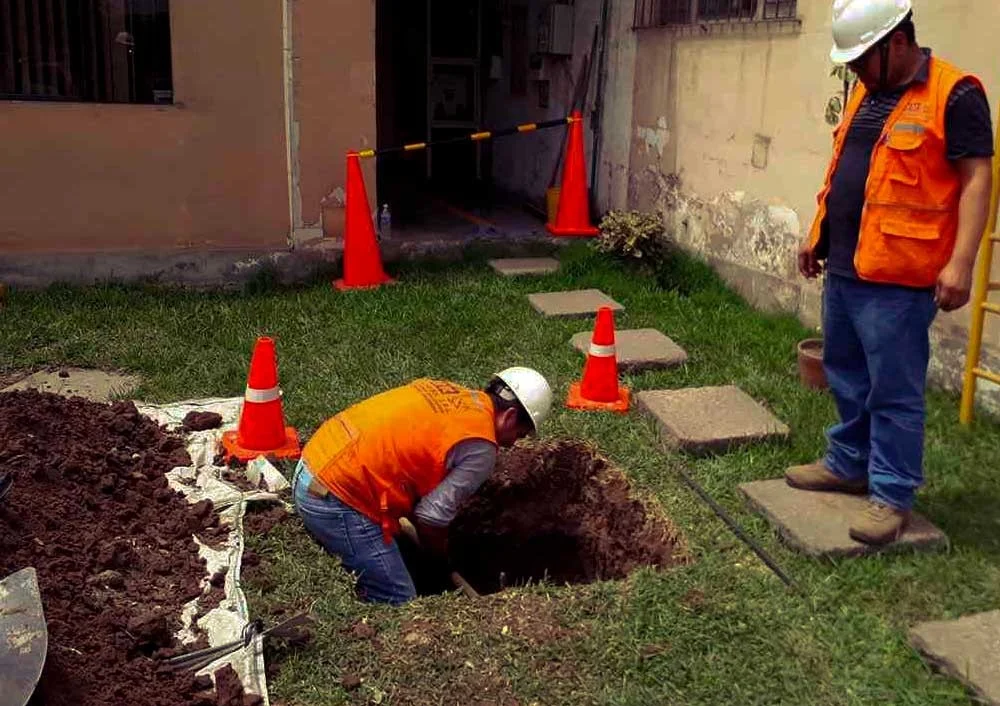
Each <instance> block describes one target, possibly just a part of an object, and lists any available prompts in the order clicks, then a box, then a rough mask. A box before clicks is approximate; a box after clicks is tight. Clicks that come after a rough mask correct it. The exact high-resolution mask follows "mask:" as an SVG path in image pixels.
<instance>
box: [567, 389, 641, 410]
mask: <svg viewBox="0 0 1000 706" xmlns="http://www.w3.org/2000/svg"><path fill="white" fill-rule="evenodd" d="M582 385H583V383H582V382H574V383H573V384H572V385H570V386H569V395H568V396H567V397H566V406H567V407H569V408H570V409H582V410H585V411H590V412H621V413H624V412H627V411H628V410H629V406H630V405H631V404H632V393H631V392H630V391H629V389H628V388H627V387H619V388H618V399H617V400H615V401H614V402H595V401H593V400H588V399H586V398H585V397H584V396H583V393H582V392H581V391H580V388H581V386H582Z"/></svg>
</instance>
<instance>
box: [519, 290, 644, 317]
mask: <svg viewBox="0 0 1000 706" xmlns="http://www.w3.org/2000/svg"><path fill="white" fill-rule="evenodd" d="M528 301H529V302H531V306H533V307H535V311H537V312H539V313H541V314H544V315H545V316H548V317H555V316H593V315H594V314H596V313H597V310H598V309H600V308H601V307H602V306H607V307H611V309H612V311H622V310H623V309H624V308H625V307H623V306H622V305H621V304H619V303H618V302H616V301H615V300H614V299H612V298H611V297H609V296H608V295H607V294H605V293H604V292H602V291H601V290H599V289H577V290H574V291H571V292H544V293H540V294H529V295H528Z"/></svg>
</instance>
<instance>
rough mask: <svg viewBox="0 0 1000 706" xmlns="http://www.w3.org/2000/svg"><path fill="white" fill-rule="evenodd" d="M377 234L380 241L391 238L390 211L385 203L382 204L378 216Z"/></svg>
mask: <svg viewBox="0 0 1000 706" xmlns="http://www.w3.org/2000/svg"><path fill="white" fill-rule="evenodd" d="M378 234H379V238H380V239H382V240H389V238H391V237H392V211H390V210H389V204H387V203H385V204H382V210H381V211H380V212H379V214H378Z"/></svg>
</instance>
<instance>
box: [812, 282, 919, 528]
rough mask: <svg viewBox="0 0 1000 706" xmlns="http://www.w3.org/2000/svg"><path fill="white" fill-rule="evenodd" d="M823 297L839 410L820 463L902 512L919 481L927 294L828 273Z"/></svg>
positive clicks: (826, 349) (827, 363)
mask: <svg viewBox="0 0 1000 706" xmlns="http://www.w3.org/2000/svg"><path fill="white" fill-rule="evenodd" d="M823 296H824V314H823V329H824V330H823V366H824V368H825V369H826V377H827V380H828V381H829V383H830V389H831V391H832V392H833V396H834V399H835V400H836V402H837V411H838V412H839V413H840V423H839V424H837V425H835V426H833V427H831V428H830V430H829V431H828V433H827V438H828V440H829V446H828V450H827V454H826V464H827V466H828V467H829V468H830V470H831V471H833V472H834V473H836V474H837V475H839V476H841V477H843V478H847V479H851V480H857V479H864V478H866V477H867V479H868V485H869V492H870V495H871V497H872V499H873V500H876V501H878V502H881V503H884V504H886V505H889V506H891V507H894V508H897V509H900V510H909V509H910V508H911V507H913V501H914V496H915V494H916V491H917V488H919V487H920V486H921V484H922V483H923V480H924V477H923V455H924V421H925V417H926V414H925V402H924V394H925V391H926V383H927V366H928V363H929V362H930V334H929V331H930V326H931V323H932V322H933V321H934V317H935V315H936V314H937V305H936V304H935V303H934V292H933V291H927V290H914V289H906V288H903V287H889V286H883V285H877V284H870V283H867V282H862V281H859V280H854V279H849V278H846V277H838V276H836V275H828V276H827V280H826V287H825V289H824V292H823Z"/></svg>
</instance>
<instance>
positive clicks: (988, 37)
mask: <svg viewBox="0 0 1000 706" xmlns="http://www.w3.org/2000/svg"><path fill="white" fill-rule="evenodd" d="M830 5H831V3H830V0H799V3H798V12H799V17H800V18H801V20H802V25H801V28H800V29H798V30H791V31H789V30H788V29H787V28H786V29H785V30H782V29H779V28H777V27H770V28H766V27H765V28H761V29H756V30H751V29H748V30H747V31H746V32H745V33H744V32H738V33H735V34H729V35H728V36H727V35H716V36H708V37H700V36H678V35H675V34H674V33H672V32H671V31H670V30H666V29H646V30H639V31H638V32H635V33H634V34H636V41H637V50H636V60H635V81H634V85H633V89H634V93H633V96H634V98H633V117H632V131H631V135H630V137H631V159H630V163H629V189H628V203H629V205H630V206H631V207H634V208H641V209H652V208H656V209H661V210H663V211H664V212H665V213H666V214H667V215H668V218H669V221H670V223H671V226H672V230H673V232H674V234H675V235H676V237H677V239H678V240H679V241H680V242H681V243H682V244H684V245H685V246H686V247H688V248H689V249H691V250H693V251H695V252H697V253H699V254H701V255H703V256H704V257H706V258H708V259H709V260H710V261H711V262H713V264H715V265H716V267H717V268H718V269H719V271H720V272H721V273H722V274H723V275H724V276H725V277H726V278H727V279H728V280H729V281H730V282H732V283H733V284H734V285H735V286H736V287H737V288H738V289H739V290H740V291H741V292H742V293H743V294H744V295H746V296H747V297H748V298H749V299H750V300H751V301H753V302H754V303H755V304H757V305H759V306H762V307H764V308H767V309H773V310H780V311H788V312H793V313H796V314H798V315H799V316H800V317H801V318H802V319H803V320H804V321H805V322H806V323H808V324H810V325H818V322H819V313H820V307H819V301H820V296H819V295H820V287H819V285H817V284H812V283H805V282H804V281H803V280H802V279H801V278H800V277H799V276H798V275H797V273H796V265H795V259H796V249H797V247H798V243H799V242H800V240H801V238H802V237H804V235H805V233H806V232H807V231H808V228H809V226H810V223H811V221H812V218H813V216H814V213H815V195H816V192H817V191H818V189H819V187H820V184H821V180H822V178H823V174H824V170H825V168H826V165H827V163H828V160H829V158H830V153H831V139H830V131H831V128H830V126H829V125H827V124H826V122H825V121H824V113H825V109H826V104H827V101H828V99H829V98H830V97H831V96H833V95H836V94H837V93H838V91H839V90H840V89H841V84H840V83H839V82H838V81H837V79H834V78H831V77H830V71H831V69H832V64H831V63H830V61H829V57H828V52H829V48H830V44H831V39H830ZM914 5H915V21H916V24H917V34H918V41H919V42H920V43H921V44H922V45H924V46H929V47H932V48H933V49H934V51H935V52H936V53H937V54H939V55H941V56H943V57H945V58H947V59H948V60H949V61H952V62H953V63H956V64H958V65H959V66H961V67H963V68H965V69H966V70H968V71H971V72H974V73H977V74H978V75H979V76H980V77H982V79H983V80H984V81H985V83H986V87H987V91H988V95H989V98H990V101H991V103H992V104H993V106H994V119H995V116H996V105H997V101H1000V64H998V63H997V62H996V59H995V52H994V51H993V50H992V49H991V46H992V28H994V27H996V26H1000V3H992V2H983V0H954V1H953V2H948V3H943V2H938V1H937V0H914ZM996 272H997V277H1000V257H998V262H997V267H996ZM968 316H969V313H968V307H967V308H966V309H965V310H963V311H961V312H957V313H954V314H948V315H941V316H940V317H939V319H938V321H937V323H936V326H935V343H936V346H935V351H936V352H935V361H934V364H933V370H932V373H933V375H934V377H935V380H936V381H937V382H938V383H941V384H945V385H947V386H950V387H954V386H955V385H956V384H957V382H958V380H959V376H960V373H961V366H962V359H963V357H964V351H965V345H966V341H967V322H968ZM987 340H988V343H989V344H990V346H991V348H990V349H989V350H988V351H987V353H988V356H989V358H990V361H991V363H992V367H993V368H994V369H1000V325H998V323H997V322H993V323H992V324H991V326H990V327H989V329H988V331H987Z"/></svg>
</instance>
